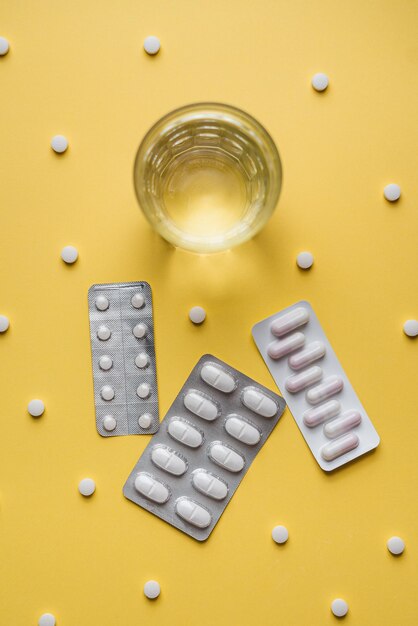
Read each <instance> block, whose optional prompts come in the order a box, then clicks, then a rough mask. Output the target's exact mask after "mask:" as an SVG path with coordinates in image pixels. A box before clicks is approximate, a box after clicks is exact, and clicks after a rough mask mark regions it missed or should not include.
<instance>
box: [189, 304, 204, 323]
mask: <svg viewBox="0 0 418 626" xmlns="http://www.w3.org/2000/svg"><path fill="white" fill-rule="evenodd" d="M189 317H190V321H192V322H193V324H201V323H202V322H204V321H205V319H206V311H205V309H204V308H203V307H201V306H193V307H192V308H191V309H190V311H189Z"/></svg>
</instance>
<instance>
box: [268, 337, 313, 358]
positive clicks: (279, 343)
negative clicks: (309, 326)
mask: <svg viewBox="0 0 418 626" xmlns="http://www.w3.org/2000/svg"><path fill="white" fill-rule="evenodd" d="M304 343H305V335H304V334H303V333H294V334H293V335H290V337H286V339H276V341H272V342H271V343H269V345H268V346H267V354H268V355H269V357H270V358H271V359H281V358H282V357H283V356H286V354H290V352H293V351H294V350H297V349H298V348H301V347H302V346H303V344H304Z"/></svg>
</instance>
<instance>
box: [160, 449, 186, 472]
mask: <svg viewBox="0 0 418 626" xmlns="http://www.w3.org/2000/svg"><path fill="white" fill-rule="evenodd" d="M151 459H152V462H153V463H155V465H157V466H158V467H160V468H161V469H163V470H164V471H166V472H168V473H169V474H174V475H175V476H181V475H182V474H184V472H185V471H186V470H187V464H186V462H185V461H184V459H182V458H181V457H180V456H179V455H178V454H177V453H176V452H175V451H174V450H170V448H167V447H166V446H158V445H157V446H154V448H153V450H152V452H151Z"/></svg>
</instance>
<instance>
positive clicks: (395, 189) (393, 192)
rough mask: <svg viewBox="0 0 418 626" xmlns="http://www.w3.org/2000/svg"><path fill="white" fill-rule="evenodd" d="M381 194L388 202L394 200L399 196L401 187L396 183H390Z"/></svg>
mask: <svg viewBox="0 0 418 626" xmlns="http://www.w3.org/2000/svg"><path fill="white" fill-rule="evenodd" d="M383 195H384V196H385V198H386V200H388V201H389V202H396V201H397V200H399V198H400V197H401V188H400V187H399V185H397V184H396V183H390V185H386V187H385V188H384V190H383Z"/></svg>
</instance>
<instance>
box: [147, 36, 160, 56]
mask: <svg viewBox="0 0 418 626" xmlns="http://www.w3.org/2000/svg"><path fill="white" fill-rule="evenodd" d="M160 48H161V44H160V40H159V39H158V37H155V36H154V35H150V36H149V37H146V38H145V39H144V50H145V52H146V53H147V54H157V52H158V51H159V49H160Z"/></svg>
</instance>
